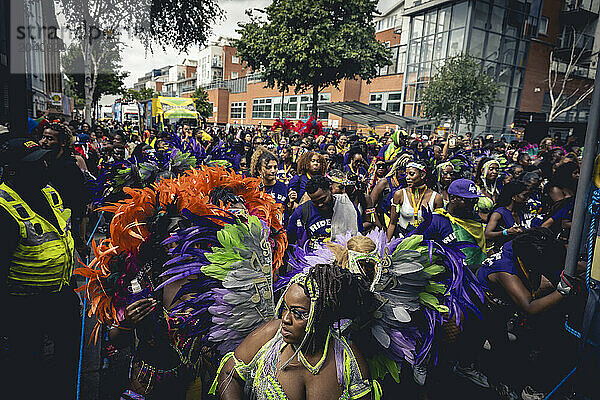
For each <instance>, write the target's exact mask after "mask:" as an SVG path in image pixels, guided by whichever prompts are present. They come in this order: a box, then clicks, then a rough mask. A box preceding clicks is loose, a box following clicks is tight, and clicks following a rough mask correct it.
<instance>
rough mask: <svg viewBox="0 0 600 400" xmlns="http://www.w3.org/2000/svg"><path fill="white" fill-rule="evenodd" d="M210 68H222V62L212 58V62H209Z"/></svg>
mask: <svg viewBox="0 0 600 400" xmlns="http://www.w3.org/2000/svg"><path fill="white" fill-rule="evenodd" d="M210 66H211V67H212V68H223V61H221V60H219V59H217V58H213V59H212V61H211V62H210Z"/></svg>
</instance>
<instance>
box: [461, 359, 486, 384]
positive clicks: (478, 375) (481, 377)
mask: <svg viewBox="0 0 600 400" xmlns="http://www.w3.org/2000/svg"><path fill="white" fill-rule="evenodd" d="M452 371H454V373H455V374H456V375H458V376H460V377H462V378H465V379H468V380H470V381H471V382H473V383H474V384H476V385H477V386H481V387H483V388H489V387H490V383H489V382H488V378H487V376H485V374H484V373H483V372H481V371H480V370H478V369H477V368H476V367H475V364H474V363H473V364H471V365H469V366H462V365H460V363H456V364H455V365H454V368H452Z"/></svg>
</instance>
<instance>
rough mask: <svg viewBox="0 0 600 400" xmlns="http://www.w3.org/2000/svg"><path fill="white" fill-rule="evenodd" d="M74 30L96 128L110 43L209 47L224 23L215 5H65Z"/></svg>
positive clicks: (82, 0) (151, 0) (159, 1)
mask: <svg viewBox="0 0 600 400" xmlns="http://www.w3.org/2000/svg"><path fill="white" fill-rule="evenodd" d="M60 3H61V5H62V14H63V15H64V19H65V21H66V25H67V27H68V29H69V30H70V31H71V32H73V33H74V36H75V37H76V38H77V39H78V40H77V43H78V44H79V46H80V47H81V53H82V55H83V57H82V65H81V73H82V74H83V75H84V81H85V86H84V87H85V96H84V97H85V111H86V119H87V120H88V122H90V118H91V109H92V98H93V93H94V90H95V87H96V84H97V78H98V65H101V64H102V60H103V58H104V55H105V52H104V51H103V49H104V48H105V46H106V45H107V43H113V44H116V45H118V44H120V43H121V37H122V36H125V35H127V36H129V37H130V38H136V39H139V40H140V41H141V42H142V43H143V44H144V45H145V46H146V49H148V50H152V48H153V46H155V45H157V44H158V45H159V46H161V47H162V48H167V47H172V48H175V49H177V50H179V51H182V52H183V51H186V50H187V49H188V48H189V47H190V46H192V45H201V44H203V43H205V42H206V40H207V38H208V36H209V35H210V33H211V27H210V26H211V24H213V23H214V22H215V21H216V20H217V19H220V18H221V17H222V11H221V9H220V8H219V6H218V5H217V4H216V2H215V1H214V0H186V1H180V0H110V1H108V0H60Z"/></svg>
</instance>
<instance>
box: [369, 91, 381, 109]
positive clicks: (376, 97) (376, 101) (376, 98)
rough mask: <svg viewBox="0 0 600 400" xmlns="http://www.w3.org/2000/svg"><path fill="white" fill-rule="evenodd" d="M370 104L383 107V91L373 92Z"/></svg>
mask: <svg viewBox="0 0 600 400" xmlns="http://www.w3.org/2000/svg"><path fill="white" fill-rule="evenodd" d="M369 105H370V106H373V107H379V108H381V109H383V107H382V106H383V93H371V96H370V98H369Z"/></svg>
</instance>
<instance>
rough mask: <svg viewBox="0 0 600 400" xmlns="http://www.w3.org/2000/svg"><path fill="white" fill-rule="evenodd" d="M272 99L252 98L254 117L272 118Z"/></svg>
mask: <svg viewBox="0 0 600 400" xmlns="http://www.w3.org/2000/svg"><path fill="white" fill-rule="evenodd" d="M271 109H272V104H271V99H269V98H267V99H254V100H252V119H260V118H271Z"/></svg>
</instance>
